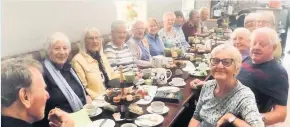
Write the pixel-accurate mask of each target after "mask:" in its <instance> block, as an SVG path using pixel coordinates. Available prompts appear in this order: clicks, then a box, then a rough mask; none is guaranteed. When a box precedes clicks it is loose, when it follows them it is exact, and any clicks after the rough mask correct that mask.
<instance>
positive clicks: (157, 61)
mask: <svg viewBox="0 0 290 127" xmlns="http://www.w3.org/2000/svg"><path fill="white" fill-rule="evenodd" d="M164 58H165V57H164V56H162V55H158V56H153V57H152V65H153V67H155V68H158V67H162V65H163V61H164Z"/></svg>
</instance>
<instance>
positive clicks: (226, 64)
mask: <svg viewBox="0 0 290 127" xmlns="http://www.w3.org/2000/svg"><path fill="white" fill-rule="evenodd" d="M220 62H222V64H223V65H224V67H229V66H231V65H232V63H233V62H234V59H229V58H226V59H219V58H210V63H211V65H212V66H216V65H218V64H219V63H220Z"/></svg>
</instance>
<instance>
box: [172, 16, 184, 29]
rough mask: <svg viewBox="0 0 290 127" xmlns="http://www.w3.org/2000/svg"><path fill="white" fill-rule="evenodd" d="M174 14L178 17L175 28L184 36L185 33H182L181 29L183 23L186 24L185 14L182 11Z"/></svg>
mask: <svg viewBox="0 0 290 127" xmlns="http://www.w3.org/2000/svg"><path fill="white" fill-rule="evenodd" d="M174 14H175V17H176V19H175V22H174V28H175V29H176V30H177V31H178V32H180V33H182V34H183V31H182V28H181V27H182V25H183V23H184V16H183V13H182V12H181V11H175V12H174Z"/></svg>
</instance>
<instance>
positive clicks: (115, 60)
mask: <svg viewBox="0 0 290 127" xmlns="http://www.w3.org/2000/svg"><path fill="white" fill-rule="evenodd" d="M111 33H112V41H111V42H109V43H108V44H107V45H105V47H104V53H105V55H106V56H107V58H108V60H109V63H110V64H111V67H112V68H113V70H114V71H118V67H119V66H121V65H122V66H123V71H124V72H127V71H137V70H138V69H137V66H136V64H135V61H134V56H133V55H132V53H131V51H130V49H129V47H128V45H127V44H126V43H125V41H126V35H127V31H126V23H125V22H124V21H120V20H118V21H115V22H113V23H112V25H111Z"/></svg>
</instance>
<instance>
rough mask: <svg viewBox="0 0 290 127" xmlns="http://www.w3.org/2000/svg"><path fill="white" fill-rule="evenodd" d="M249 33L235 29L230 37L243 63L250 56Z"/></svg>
mask: <svg viewBox="0 0 290 127" xmlns="http://www.w3.org/2000/svg"><path fill="white" fill-rule="evenodd" d="M250 36H251V32H250V31H249V30H248V29H246V28H237V29H235V30H234V32H233V33H232V35H231V39H232V42H233V45H234V46H235V47H236V48H237V49H238V50H239V51H240V53H241V54H242V59H243V61H244V60H245V59H246V58H247V57H248V56H249V55H250V42H251V40H250Z"/></svg>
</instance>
